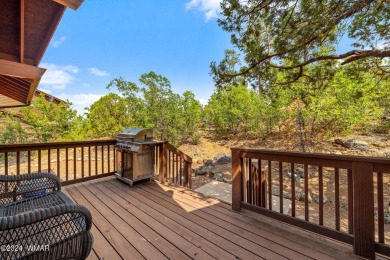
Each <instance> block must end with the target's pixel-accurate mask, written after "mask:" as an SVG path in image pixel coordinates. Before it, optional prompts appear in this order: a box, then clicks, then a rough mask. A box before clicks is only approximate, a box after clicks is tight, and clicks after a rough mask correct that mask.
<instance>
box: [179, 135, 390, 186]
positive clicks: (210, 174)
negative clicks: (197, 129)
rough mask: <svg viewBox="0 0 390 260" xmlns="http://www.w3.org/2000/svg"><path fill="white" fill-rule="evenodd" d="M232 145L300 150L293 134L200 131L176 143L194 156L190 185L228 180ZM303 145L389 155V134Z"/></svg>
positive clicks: (335, 151) (326, 150)
mask: <svg viewBox="0 0 390 260" xmlns="http://www.w3.org/2000/svg"><path fill="white" fill-rule="evenodd" d="M232 147H242V148H254V149H270V150H285V151H301V146H300V145H299V140H298V138H297V137H294V136H293V137H291V136H290V137H289V136H286V137H274V138H269V139H267V140H261V139H256V140H251V139H245V138H236V139H220V140H215V139H213V138H211V134H210V132H203V135H202V138H201V139H200V142H199V144H197V145H191V144H184V145H182V146H180V147H179V149H180V150H182V151H183V152H185V153H186V154H188V155H189V156H191V157H192V158H193V165H192V169H193V178H192V186H193V189H196V188H198V187H200V186H202V185H204V184H206V183H208V182H210V181H212V180H213V179H217V180H220V181H225V182H229V181H230V180H231V163H230V154H231V152H230V148H232ZM305 148H306V150H307V151H309V152H315V153H330V154H339V155H359V156H372V157H386V158H390V135H386V134H382V135H380V134H373V135H370V136H368V135H363V134H354V135H349V136H345V137H336V138H332V139H328V140H321V141H317V142H313V143H309V144H307V145H306V147H305ZM221 158H222V159H221Z"/></svg>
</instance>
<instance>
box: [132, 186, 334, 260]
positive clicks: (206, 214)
mask: <svg viewBox="0 0 390 260" xmlns="http://www.w3.org/2000/svg"><path fill="white" fill-rule="evenodd" d="M140 188H142V189H144V190H146V191H148V192H150V193H152V194H154V195H156V196H161V198H167V193H166V192H162V190H161V188H158V186H157V185H153V186H152V185H142V186H140ZM171 196H172V198H173V199H175V201H178V202H182V203H181V205H182V206H184V208H185V209H187V210H190V211H192V212H193V213H194V214H196V215H197V216H199V217H202V218H204V219H207V220H208V221H210V222H211V223H213V224H215V225H218V226H220V227H223V228H225V229H226V230H228V231H230V232H232V233H234V234H236V235H239V236H241V237H242V238H246V239H249V240H251V241H254V242H255V243H256V244H258V245H260V246H262V247H266V248H267V249H269V250H272V251H273V252H277V253H278V254H282V255H283V256H285V257H287V258H290V259H312V256H313V254H314V256H315V257H321V258H326V257H327V256H326V255H324V254H316V252H315V251H314V250H307V248H304V247H303V246H302V247H299V245H298V246H297V244H296V243H294V242H293V241H290V240H286V239H283V238H281V237H277V236H274V235H272V234H271V233H269V232H264V231H263V230H260V229H258V230H256V228H255V227H253V226H251V225H249V224H246V223H244V224H242V225H239V224H240V223H239V222H240V221H239V220H236V219H233V218H229V216H227V215H223V214H214V213H215V211H214V210H212V207H213V206H207V205H201V204H198V203H196V202H194V201H193V200H191V198H185V197H181V196H178V195H177V194H176V193H171ZM168 200H169V199H168ZM214 207H215V206H214ZM245 224H246V225H245ZM255 231H258V232H257V233H255ZM303 250H304V251H303Z"/></svg>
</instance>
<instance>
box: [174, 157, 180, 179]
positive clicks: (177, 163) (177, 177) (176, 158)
mask: <svg viewBox="0 0 390 260" xmlns="http://www.w3.org/2000/svg"><path fill="white" fill-rule="evenodd" d="M175 160H176V184H178V180H179V174H178V173H179V160H178V156H177V155H176V156H175Z"/></svg>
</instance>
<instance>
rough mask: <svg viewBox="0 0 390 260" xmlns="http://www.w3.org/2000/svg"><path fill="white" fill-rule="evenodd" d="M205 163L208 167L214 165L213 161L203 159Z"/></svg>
mask: <svg viewBox="0 0 390 260" xmlns="http://www.w3.org/2000/svg"><path fill="white" fill-rule="evenodd" d="M203 162H204V164H205V165H207V166H212V165H213V160H210V159H203Z"/></svg>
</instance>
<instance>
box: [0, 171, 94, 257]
mask: <svg viewBox="0 0 390 260" xmlns="http://www.w3.org/2000/svg"><path fill="white" fill-rule="evenodd" d="M91 225H92V217H91V213H90V212H89V210H88V209H87V208H86V207H84V206H82V205H78V204H75V203H74V202H73V201H72V200H70V199H69V198H68V197H67V196H66V195H65V194H64V193H62V192H61V182H60V180H59V179H58V178H57V176H55V175H53V174H50V173H34V174H24V175H18V176H4V175H1V176H0V259H70V258H72V259H85V258H86V257H87V256H88V255H89V253H90V251H91V248H92V242H93V238H92V234H91V232H90V229H91Z"/></svg>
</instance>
